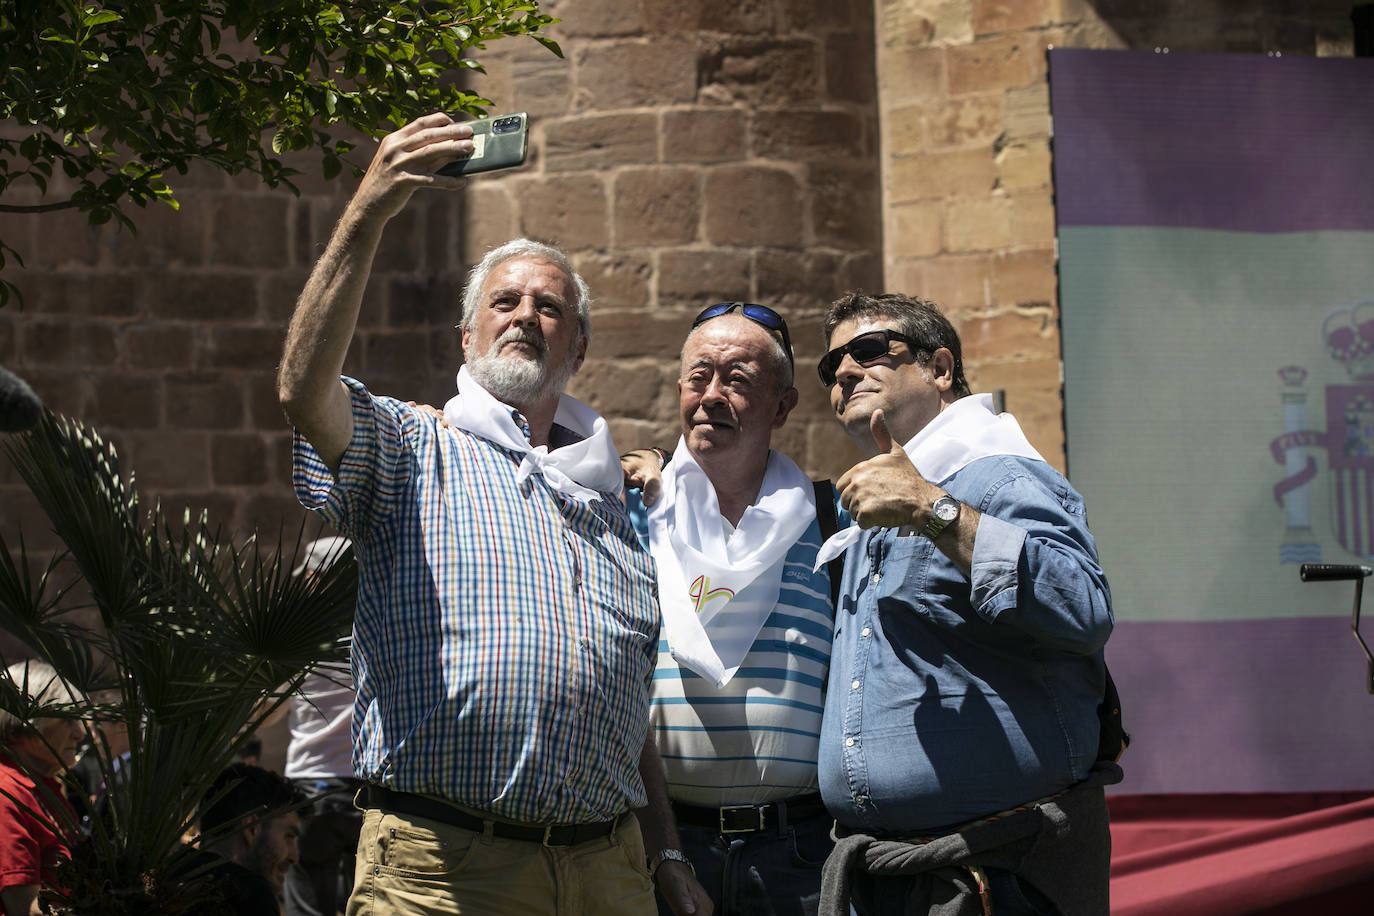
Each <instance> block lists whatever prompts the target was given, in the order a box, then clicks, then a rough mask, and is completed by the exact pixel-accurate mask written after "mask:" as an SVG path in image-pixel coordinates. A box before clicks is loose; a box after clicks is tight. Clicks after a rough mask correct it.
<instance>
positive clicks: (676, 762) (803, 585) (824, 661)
mask: <svg viewBox="0 0 1374 916" xmlns="http://www.w3.org/2000/svg"><path fill="white" fill-rule="evenodd" d="M639 496H640V494H639V491H637V490H631V491H629V493H628V495H627V499H626V502H627V503H628V506H629V509H630V517H631V518H632V519H633V520H634V525H635V530H636V531H638V532H639V535H640V539H641V541H642V542H643V543H644V544H646V545H647V544H648V530H649V527H648V517H647V515H646V514H645V511H644V506H643V503H642V502H640V499H639ZM665 498H666V496H665ZM838 511H839V521H840V525H841V526H844V525H847V524H848V522H849V517H848V515H847V513H844V512H843V510H838ZM822 540H823V539H822V538H821V531H820V525H819V524H818V523H817V522H816V521H815V520H812V522H811V526H810V527H809V528H807V529H806V532H805V533H804V534H803V535H802V536H801V538H800V539H799V540H798V541H797V543H795V544H793V545H792V549H791V550H789V551H788V552H787V557H786V559H785V561H784V564H783V573H782V590H781V592H779V594H778V604H777V607H775V608H774V609H773V612H772V613H771V614H769V615H768V618H767V619H766V620H765V621H764V623H763V627H762V629H760V631H759V635H758V637H757V638H756V639H755V640H754V645H753V646H752V647H751V648H750V650H749V653H748V654H747V655H746V656H745V657H744V661H743V662H742V663H741V664H740V667H739V671H738V672H736V674H735V676H734V677H733V678H732V679H731V680H730V683H728V684H726V685H725V686H724V687H723V688H717V687H716V686H715V685H714V684H712V683H711V682H710V681H707V680H705V679H703V678H702V677H700V676H699V675H697V674H696V673H695V672H693V671H691V670H690V669H687V668H682V667H680V666H679V665H678V663H677V662H676V661H675V660H674V659H673V656H672V654H671V653H670V652H669V651H668V640H667V639H660V640H659V643H658V667H657V668H656V669H655V671H654V687H653V700H652V707H651V714H650V715H651V719H650V721H651V724H652V725H653V728H654V737H655V739H656V740H657V742H658V749H659V754H660V755H661V756H662V757H663V766H664V769H665V770H666V772H667V776H668V794H669V795H670V796H671V797H672V799H673V800H674V801H679V802H685V803H687V804H692V805H704V806H708V807H714V806H718V805H744V804H762V803H763V802H768V801H776V800H777V799H781V798H790V797H791V796H794V795H800V794H803V793H807V792H815V791H816V787H817V782H816V754H817V750H818V747H819V741H820V733H821V710H822V709H823V708H824V693H825V681H826V672H827V670H828V668H829V666H830V641H831V638H832V636H833V635H834V630H835V614H834V609H833V608H832V607H831V604H830V576H829V574H828V571H827V570H826V568H825V567H822V568H821V570H820V571H819V572H812V570H811V567H812V566H813V565H815V562H816V552H817V551H818V550H819V549H820V546H821V541H822Z"/></svg>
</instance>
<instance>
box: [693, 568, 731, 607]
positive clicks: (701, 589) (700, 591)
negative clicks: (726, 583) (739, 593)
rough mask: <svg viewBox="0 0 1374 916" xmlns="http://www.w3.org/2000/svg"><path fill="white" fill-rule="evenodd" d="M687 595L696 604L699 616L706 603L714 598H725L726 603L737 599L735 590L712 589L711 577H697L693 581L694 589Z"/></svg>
mask: <svg viewBox="0 0 1374 916" xmlns="http://www.w3.org/2000/svg"><path fill="white" fill-rule="evenodd" d="M687 594H688V595H690V596H691V598H692V600H693V601H695V602H696V610H697V613H698V614H700V613H701V609H702V608H703V607H705V606H706V602H708V601H710V600H711V599H712V598H724V599H725V600H726V601H729V600H730V599H731V598H733V597H735V592H734V590H733V589H728V588H712V587H711V577H710V576H697V577H696V579H694V580H693V581H692V587H691V588H690V589H689V590H688V591H687Z"/></svg>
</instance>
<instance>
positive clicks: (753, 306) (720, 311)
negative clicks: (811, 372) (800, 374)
mask: <svg viewBox="0 0 1374 916" xmlns="http://www.w3.org/2000/svg"><path fill="white" fill-rule="evenodd" d="M735 309H739V313H740V314H741V315H743V316H744V317H745V318H748V319H749V320H750V321H752V322H754V324H757V325H762V326H763V327H765V328H767V329H768V330H770V331H776V332H777V333H778V334H781V335H782V349H783V352H784V353H786V354H787V364H788V365H789V366H791V367H792V371H793V372H796V371H797V363H796V361H795V360H794V359H793V358H792V335H790V334H788V333H787V322H786V321H783V320H782V316H781V315H779V314H778V313H777V312H775V311H773V310H772V309H770V308H769V307H768V306H766V305H759V304H758V303H756V302H717V303H716V304H715V305H708V306H707V307H706V308H704V309H702V310H701V312H700V313H699V314H698V315H697V317H696V318H695V319H694V320H693V321H692V329H693V330H696V328H697V327H699V326H700V325H703V324H705V323H706V322H708V321H710V320H711V319H712V318H719V317H720V316H721V315H725V314H728V313H730V312H733V311H734V310H735Z"/></svg>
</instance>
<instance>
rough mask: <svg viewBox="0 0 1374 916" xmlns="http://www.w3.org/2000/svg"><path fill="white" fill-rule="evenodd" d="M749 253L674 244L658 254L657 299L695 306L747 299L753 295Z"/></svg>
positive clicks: (663, 303)
mask: <svg viewBox="0 0 1374 916" xmlns="http://www.w3.org/2000/svg"><path fill="white" fill-rule="evenodd" d="M750 265H751V261H750V257H749V254H748V253H747V252H743V251H736V250H731V249H728V248H705V249H688V248H673V249H668V250H665V251H661V252H659V255H658V301H659V304H660V305H667V304H669V303H675V304H685V305H687V306H695V307H696V308H697V309H698V310H700V309H703V308H705V307H706V306H708V305H710V304H711V303H713V302H720V301H734V300H737V299H748V298H749V297H750V296H751V295H752V282H751V278H752V270H751V266H750Z"/></svg>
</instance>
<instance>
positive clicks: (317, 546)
mask: <svg viewBox="0 0 1374 916" xmlns="http://www.w3.org/2000/svg"><path fill="white" fill-rule="evenodd" d="M351 544H352V542H351V541H349V540H348V538H341V537H325V538H316V539H315V540H313V541H311V542H310V543H309V544H306V545H305V558H304V559H303V560H301V563H300V565H299V566H297V567H296V568H295V569H293V570H291V575H293V576H299V575H302V574H304V573H308V572H312V573H313V572H319V571H320V570H322V569H328V568H329V567H330V566H333V565H334V564H335V563H337V562H339V561H340V560H342V559H343V556H344V553H345V552H346V551H347V550H348V548H349V546H351Z"/></svg>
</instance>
